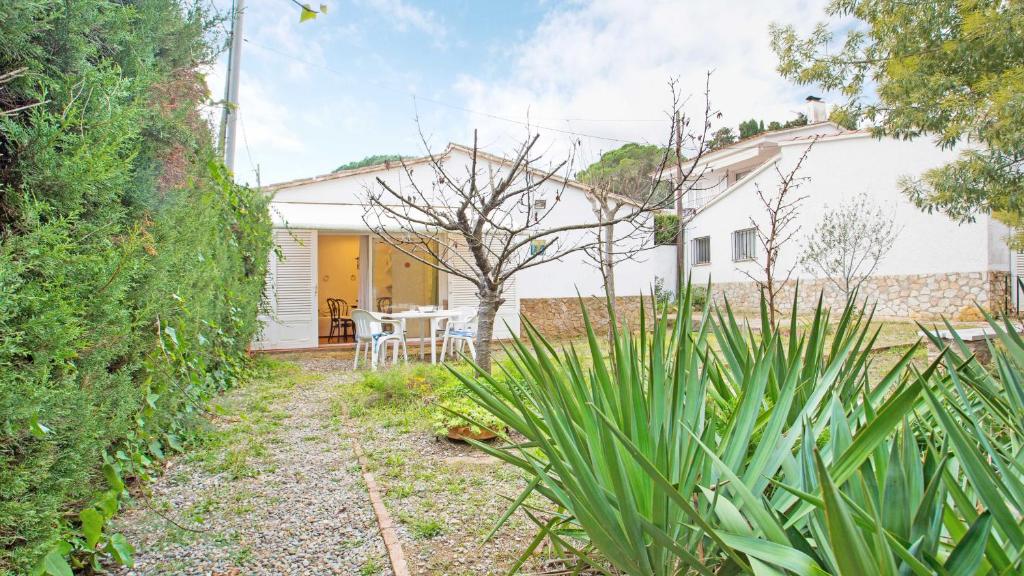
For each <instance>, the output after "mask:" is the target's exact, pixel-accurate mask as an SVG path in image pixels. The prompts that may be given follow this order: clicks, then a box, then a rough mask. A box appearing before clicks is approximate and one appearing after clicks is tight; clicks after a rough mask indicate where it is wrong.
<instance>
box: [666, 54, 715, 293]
mask: <svg viewBox="0 0 1024 576" xmlns="http://www.w3.org/2000/svg"><path fill="white" fill-rule="evenodd" d="M711 75H712V72H711V71H708V72H707V73H706V75H705V77H704V94H703V96H704V102H703V104H704V106H703V113H702V114H701V116H699V117H697V118H699V121H697V122H694V121H693V119H694V117H693V116H690V115H688V114H686V112H685V110H684V105H685V103H686V102H685V100H683V99H682V98H680V92H679V90H678V83H677V82H676V81H675V80H672V81H670V82H669V85H670V88H671V90H672V110H673V114H672V135H671V136H670V137H669V143H670V145H669V146H668V148H667V149H666V151H665V162H664V164H663V165H662V170H661V172H660V173H659V174H658V182H659V185H660V182H661V181H667V183H668V187H669V194H668V196H667V198H668V199H669V200H670V201H671V204H669V205H668V206H665V208H670V207H672V206H673V205H674V206H675V214H676V223H677V227H678V229H677V231H676V276H677V277H676V289H679V288H680V287H681V286H682V285H683V283H684V282H685V281H686V225H687V224H688V223H689V222H690V220H693V218H694V217H695V216H696V215H697V212H698V211H699V210H700V209H701V208H702V206H700V204H699V203H698V202H695V198H694V197H695V196H696V195H698V194H701V193H702V192H705V191H707V190H710V189H712V188H714V187H715V186H716V185H717V182H714V180H715V179H714V178H713V176H712V174H711V172H712V170H711V169H710V168H709V166H708V164H707V162H705V156H707V155H708V153H710V152H711V151H712V150H713V140H714V138H713V137H714V129H713V125H714V121H715V120H717V119H720V118H721V117H722V113H721V112H719V111H717V110H715V109H714V108H713V107H712V104H711ZM687 204H690V206H689V207H687Z"/></svg>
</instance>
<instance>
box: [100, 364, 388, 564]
mask: <svg viewBox="0 0 1024 576" xmlns="http://www.w3.org/2000/svg"><path fill="white" fill-rule="evenodd" d="M294 360H296V361H297V363H298V364H299V366H302V367H303V368H305V369H308V371H300V370H299V369H297V368H295V367H294V366H292V367H291V369H288V368H287V367H286V368H284V369H280V370H278V371H277V372H284V374H278V373H275V375H274V376H273V377H272V378H269V379H267V380H266V381H257V382H253V383H251V384H248V385H246V386H244V387H242V388H241V389H239V390H237V391H234V392H232V393H231V394H229V395H228V396H227V397H226V398H225V399H224V405H225V407H226V409H227V411H228V414H229V415H231V416H234V418H230V417H229V418H227V419H226V422H223V423H220V424H218V426H217V431H216V432H214V433H213V437H214V439H215V440H214V441H213V442H211V443H210V444H212V446H209V447H201V448H199V449H197V450H196V451H195V452H194V453H192V452H190V453H189V454H187V455H185V456H182V457H180V458H177V459H174V460H172V461H171V462H170V464H169V465H168V467H167V470H166V472H165V474H164V475H163V476H161V477H160V478H159V479H157V480H155V481H154V482H153V483H152V484H151V486H150V489H151V490H152V495H151V496H150V498H149V499H148V503H147V501H146V500H140V501H139V503H138V504H137V505H136V506H135V507H134V508H133V509H131V510H128V511H126V512H125V513H124V514H122V515H121V516H120V517H119V518H118V520H117V528H118V529H119V530H120V531H122V532H124V533H125V535H126V536H127V537H128V539H129V541H131V542H133V543H135V545H136V547H137V548H138V549H139V552H138V554H137V556H136V565H135V568H134V569H132V570H128V569H123V568H122V569H120V570H119V571H116V573H118V574H122V575H132V576H134V575H150V574H189V575H192V574H204V575H210V576H216V575H220V576H229V575H231V576H233V575H242V574H254V575H271V574H273V575H277V574H295V575H299V574H301V575H313V574H343V575H346V576H348V575H353V576H355V575H359V576H371V575H377V574H388V575H390V574H391V570H390V566H389V565H388V562H387V557H386V552H385V549H384V545H383V542H382V541H381V538H380V536H379V533H378V530H377V524H376V520H375V518H374V515H373V511H372V509H371V507H370V503H369V500H368V497H367V493H366V487H365V485H364V484H363V481H362V478H361V476H360V471H359V466H358V463H357V462H356V460H355V457H354V455H353V453H352V449H351V446H350V445H349V443H348V442H347V441H346V440H345V438H344V437H343V435H342V434H341V432H340V430H341V428H340V425H339V424H338V422H337V421H336V420H332V394H333V391H334V390H335V389H336V388H337V387H338V386H344V385H345V384H346V383H348V382H351V381H352V379H353V374H352V373H351V372H350V370H349V368H348V367H349V366H350V365H349V364H348V362H349V361H348V360H347V359H346V358H344V357H343V356H340V355H339V356H337V357H325V356H323V355H319V356H316V357H308V358H304V357H295V358H294ZM313 373H319V374H320V376H314V375H313ZM282 379H287V380H288V381H287V382H284V383H282ZM216 438H220V439H221V441H220V442H219V444H218V442H217V441H216ZM172 520H173V522H172ZM175 524H178V525H180V527H179V526H175ZM182 527H184V528H187V529H183V528H182ZM192 529H197V530H200V531H192Z"/></svg>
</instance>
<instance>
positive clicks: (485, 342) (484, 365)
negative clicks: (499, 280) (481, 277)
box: [476, 290, 505, 374]
mask: <svg viewBox="0 0 1024 576" xmlns="http://www.w3.org/2000/svg"><path fill="white" fill-rule="evenodd" d="M504 301H505V300H504V299H503V298H502V297H501V295H500V294H499V293H498V292H497V291H495V290H481V291H480V306H479V307H478V308H477V321H476V322H477V324H476V363H477V365H478V366H480V368H481V369H482V370H483V371H484V372H487V373H488V374H490V372H491V339H492V338H493V337H494V319H495V317H496V316H497V315H498V308H500V307H501V305H502V303H504Z"/></svg>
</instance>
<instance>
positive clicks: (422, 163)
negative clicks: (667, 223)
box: [255, 144, 655, 349]
mask: <svg viewBox="0 0 1024 576" xmlns="http://www.w3.org/2000/svg"><path fill="white" fill-rule="evenodd" d="M471 153H472V151H471V150H470V149H468V148H466V147H463V146H459V145H454V144H453V145H449V147H448V148H447V149H446V150H445V152H444V154H443V158H444V162H445V169H446V171H447V172H448V173H449V174H453V175H464V174H466V173H467V170H468V166H469V162H470V159H471ZM479 158H480V161H479V163H478V169H479V170H481V171H482V173H485V174H486V173H487V172H489V171H493V172H494V173H500V172H501V171H503V170H505V169H506V167H507V161H505V160H504V159H502V158H499V157H496V156H492V155H488V154H482V153H481V154H480V155H479ZM405 164H406V165H407V166H409V167H411V168H412V179H413V180H414V181H415V183H416V184H417V186H418V187H419V188H420V189H421V190H431V189H435V190H444V189H445V188H444V187H443V186H434V184H435V182H434V180H436V178H437V176H436V174H435V172H434V170H433V169H432V167H431V166H430V165H429V159H428V158H421V159H414V160H407V161H406V162H405ZM378 178H380V179H381V180H383V181H385V182H387V183H388V184H389V185H390V186H392V187H395V188H396V189H402V188H407V189H408V188H409V187H410V186H411V184H412V182H410V178H409V175H408V174H407V173H406V171H405V168H403V167H402V165H401V164H399V163H394V162H393V163H390V164H384V165H378V166H370V167H366V168H360V169H355V170H348V171H344V172H336V173H331V174H326V175H323V176H317V177H313V178H306V179H302V180H295V181H291V182H284V183H281V184H274V185H271V186H268V187H266V188H265V190H266V191H267V193H269V194H272V202H271V206H270V208H271V215H272V218H273V222H274V240H275V243H276V244H277V246H278V249H279V251H280V253H281V255H282V256H283V258H279V257H278V256H277V254H276V253H275V254H272V255H271V262H270V274H269V276H268V294H269V295H270V302H269V304H270V308H271V310H272V313H271V314H270V315H269V316H267V317H265V318H263V320H264V323H265V324H264V325H265V328H264V331H263V335H262V336H261V339H260V340H259V341H258V342H256V343H255V346H256V347H257V348H262V349H297V348H316V347H318V346H322V345H324V344H325V343H326V342H325V340H324V337H325V336H326V335H327V331H328V324H329V320H328V318H329V313H328V307H327V304H326V299H327V298H328V297H333V298H341V299H343V300H345V301H346V302H347V303H348V304H349V306H350V307H351V308H357V307H358V308H364V309H370V310H379V309H381V308H383V307H385V306H391V307H392V308H393V309H396V310H398V309H404V308H407V307H411V306H416V305H440V306H443V307H447V308H457V307H466V306H474V307H475V306H476V305H477V298H476V290H475V287H474V286H473V285H472V284H471V283H469V282H467V281H466V280H464V279H462V278H458V277H455V276H449V275H446V274H444V273H439V272H437V271H436V270H435V269H433V268H431V267H429V266H426V265H424V264H422V263H420V262H417V261H416V260H414V259H412V258H410V257H408V256H406V255H405V254H403V253H402V252H401V251H398V250H395V249H393V248H392V247H391V246H389V245H388V244H387V243H385V242H384V241H383V240H381V239H379V238H377V237H375V236H374V235H373V234H371V232H370V227H369V226H367V225H366V223H365V222H364V221H363V217H364V213H365V209H364V204H365V199H366V194H367V189H368V188H374V187H377V186H379V184H378V182H377V179H378ZM545 186H546V187H547V189H546V190H545V191H544V192H543V193H542V194H541V196H544V195H545V194H546V195H547V196H548V199H547V201H548V202H551V203H552V204H553V205H554V209H553V210H552V213H551V214H549V215H548V216H547V217H546V218H545V220H543V222H542V225H545V226H550V227H553V226H560V225H563V224H567V223H576V222H595V221H596V216H595V215H594V212H593V209H592V207H591V203H590V200H589V199H588V196H587V190H588V188H587V187H586V186H584V185H582V184H579V183H576V182H572V181H567V182H566V181H562V180H552V181H549V182H548V183H546V184H545ZM563 188H564V193H562V194H561V196H560V199H559V200H558V201H557V202H555V195H556V194H558V193H559V192H561V191H562V190H563ZM371 223H374V224H376V221H375V220H373V219H372V218H371ZM396 231H397V228H396ZM586 233H587V234H593V232H592V231H588V232H586ZM570 236H571V235H562V237H561V238H560V239H559V242H573V241H577V240H579V239H574V238H571V237H570ZM633 241H635V242H636V245H637V246H646V245H649V244H650V243H652V242H653V238H651V237H646V238H640V237H637V238H635V239H634V240H633ZM638 260H640V261H637V262H632V261H629V262H624V263H622V264H620V265H619V266H618V267H617V268H616V292H617V294H618V296H619V297H620V298H627V299H629V298H637V297H639V296H640V295H641V294H642V293H649V292H650V289H651V286H652V285H653V283H654V277H655V274H654V273H655V264H654V259H653V258H644V257H641V258H639V259H638ZM577 294H580V295H582V296H601V297H602V298H603V295H604V290H603V288H602V282H601V276H600V273H599V272H598V270H597V269H596V268H595V267H594V266H593V265H592V264H590V263H589V262H588V261H587V258H586V256H585V255H584V254H582V253H579V252H577V253H572V254H568V255H566V256H565V257H564V258H562V259H560V260H558V261H551V262H548V263H545V264H542V265H540V266H537V267H534V268H529V269H526V270H523V271H522V272H520V273H518V274H517V275H516V276H515V277H514V279H513V281H512V282H511V283H510V284H509V285H507V286H506V290H505V298H506V303H505V305H504V306H503V307H502V308H501V310H500V311H499V317H498V319H497V322H496V326H495V329H496V336H497V337H498V338H508V337H510V336H512V335H518V333H519V328H520V322H519V315H520V313H523V314H525V315H526V316H527V317H528V318H530V319H531V321H533V322H534V323H536V324H538V325H539V326H540V328H541V330H542V331H543V332H545V333H549V334H552V335H558V334H559V333H571V332H574V331H578V328H579V326H578V320H577V318H578V316H579V303H578V300H577ZM506 323H507V326H508V328H506ZM570 325H571V326H570ZM412 330H413V327H410V331H412ZM413 335H415V334H413Z"/></svg>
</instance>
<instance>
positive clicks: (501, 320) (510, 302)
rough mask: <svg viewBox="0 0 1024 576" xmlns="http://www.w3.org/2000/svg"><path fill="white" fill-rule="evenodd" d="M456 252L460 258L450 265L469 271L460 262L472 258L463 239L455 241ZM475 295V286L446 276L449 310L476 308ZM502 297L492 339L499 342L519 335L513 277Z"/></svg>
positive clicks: (478, 300) (477, 300) (477, 299)
mask: <svg viewBox="0 0 1024 576" xmlns="http://www.w3.org/2000/svg"><path fill="white" fill-rule="evenodd" d="M456 250H457V251H458V253H459V254H460V255H461V256H462V258H454V259H452V260H453V262H452V263H453V264H456V268H458V269H459V270H467V271H468V270H470V268H469V267H468V265H467V264H464V263H463V262H462V260H463V259H465V260H466V261H468V262H472V261H473V256H472V254H470V252H469V247H468V246H467V245H466V242H465V240H464V239H461V238H460V239H459V240H458V241H457V245H456ZM476 293H477V290H476V286H475V285H474V284H473V283H472V282H470V281H468V280H466V279H465V278H460V277H458V276H455V275H453V274H449V275H448V307H449V308H476V307H477V306H479V305H480V299H479V298H477V295H476ZM503 297H504V298H505V303H504V304H502V305H501V307H500V308H498V314H497V316H495V318H494V337H495V338H497V339H499V340H507V339H509V338H512V337H513V336H518V335H519V295H518V294H517V293H516V279H515V277H512V278H511V279H510V280H509V281H508V282H506V283H505V289H504V294H503ZM506 324H507V326H506Z"/></svg>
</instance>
